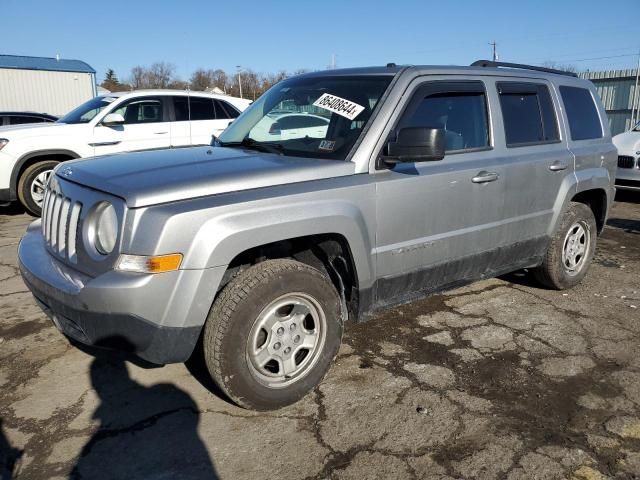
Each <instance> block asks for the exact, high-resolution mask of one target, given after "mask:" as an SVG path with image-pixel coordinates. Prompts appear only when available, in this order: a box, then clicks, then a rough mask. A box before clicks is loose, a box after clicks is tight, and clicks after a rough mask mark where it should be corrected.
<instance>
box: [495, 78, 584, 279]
mask: <svg viewBox="0 0 640 480" xmlns="http://www.w3.org/2000/svg"><path fill="white" fill-rule="evenodd" d="M491 92H492V94H493V95H494V96H496V97H497V98H496V100H497V101H496V103H497V104H498V105H499V107H500V108H497V109H496V114H497V117H498V118H497V120H498V121H499V124H500V128H499V129H498V130H497V132H496V140H497V141H500V142H501V143H502V144H503V145H504V148H503V149H501V151H500V152H499V155H498V156H499V158H500V160H501V162H502V164H503V167H504V187H505V193H504V195H505V202H504V219H505V222H508V223H509V224H510V228H509V229H508V231H506V235H507V236H506V237H505V241H507V242H509V243H511V244H514V245H518V246H519V248H518V256H519V258H518V259H516V258H514V259H512V260H513V261H516V260H517V261H519V260H522V259H526V258H530V259H532V261H535V260H536V259H537V258H538V257H540V256H541V255H543V253H544V251H545V250H546V246H547V243H548V238H549V234H550V232H549V227H550V225H552V224H553V222H552V220H553V215H554V212H556V211H560V210H561V206H562V205H561V204H560V205H557V203H558V202H560V203H562V202H563V201H564V199H565V198H566V195H567V193H566V191H567V189H569V188H571V186H572V185H573V184H574V183H575V182H574V181H573V175H574V162H573V155H572V154H571V152H570V151H569V149H568V147H567V139H566V138H562V136H561V131H562V129H561V128H560V124H559V122H558V114H557V110H558V109H557V107H556V105H557V97H556V96H555V92H554V91H553V90H552V88H551V86H550V85H549V83H548V82H546V81H544V80H538V79H535V80H534V79H522V80H519V79H513V78H505V79H496V81H495V83H494V85H493V87H492V88H491ZM554 98H555V102H554ZM508 266H509V265H508V264H507V265H505V267H508Z"/></svg>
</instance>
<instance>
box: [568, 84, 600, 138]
mask: <svg viewBox="0 0 640 480" xmlns="http://www.w3.org/2000/svg"><path fill="white" fill-rule="evenodd" d="M560 96H561V97H562V102H563V103H564V109H565V111H566V112H567V118H568V119H569V130H570V131H571V140H588V139H591V138H602V125H601V124H600V117H599V116H598V110H597V108H596V105H595V103H594V101H593V96H592V95H591V92H590V91H589V90H587V89H586V88H578V87H565V86H562V87H560Z"/></svg>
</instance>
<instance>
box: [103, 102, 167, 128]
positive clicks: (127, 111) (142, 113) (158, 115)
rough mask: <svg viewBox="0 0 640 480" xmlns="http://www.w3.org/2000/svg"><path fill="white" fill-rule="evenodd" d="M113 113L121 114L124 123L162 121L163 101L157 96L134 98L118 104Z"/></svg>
mask: <svg viewBox="0 0 640 480" xmlns="http://www.w3.org/2000/svg"><path fill="white" fill-rule="evenodd" d="M113 113H119V114H120V115H122V116H123V117H124V123H125V125H134V124H139V123H158V122H163V121H164V108H163V102H162V98H159V97H143V98H134V99H132V100H129V101H128V102H125V103H124V104H123V105H120V106H118V107H117V108H116V110H114V112H113Z"/></svg>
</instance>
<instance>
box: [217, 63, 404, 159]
mask: <svg viewBox="0 0 640 480" xmlns="http://www.w3.org/2000/svg"><path fill="white" fill-rule="evenodd" d="M392 78H393V75H369V76H355V75H354V76H330V75H327V76H324V75H318V76H316V75H311V76H302V77H294V78H291V79H288V80H285V81H283V82H280V83H278V84H277V85H275V86H274V87H273V88H271V89H270V90H269V91H268V92H267V93H265V94H264V95H262V96H261V97H260V98H259V99H258V100H257V101H256V102H254V103H253V104H252V105H251V106H250V107H249V108H248V109H247V110H245V112H244V113H243V114H242V115H241V116H240V117H238V119H237V120H235V121H234V122H233V123H232V124H231V126H230V127H229V128H227V129H226V130H225V131H224V132H223V133H222V134H221V135H220V137H219V139H218V140H217V143H216V145H220V146H226V147H241V148H254V149H256V150H258V149H259V150H264V151H270V152H273V153H281V154H284V155H291V156H299V157H313V158H327V159H336V160H345V159H346V158H347V157H348V155H349V153H350V152H351V149H352V148H353V146H354V144H355V143H356V141H357V140H358V138H359V137H360V135H361V133H362V132H363V131H364V129H365V127H366V125H367V124H368V122H369V120H370V118H371V114H372V113H373V110H374V109H375V107H376V105H377V104H378V102H379V101H380V98H382V95H383V94H384V92H385V91H386V89H387V87H388V86H389V84H390V83H391V80H392ZM311 116H315V117H319V118H318V119H317V121H315V120H314V121H313V122H312V123H313V124H314V125H315V124H317V126H310V123H309V119H310V118H311ZM280 120H283V121H284V123H285V124H286V127H287V128H285V129H283V128H282V125H281V124H280Z"/></svg>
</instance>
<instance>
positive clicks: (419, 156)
mask: <svg viewBox="0 0 640 480" xmlns="http://www.w3.org/2000/svg"><path fill="white" fill-rule="evenodd" d="M444 151H445V136H444V129H442V128H426V127H408V128H402V129H400V131H399V132H398V134H397V137H396V141H395V142H393V141H392V142H389V143H388V144H387V154H386V155H385V156H383V158H382V160H383V161H384V162H385V163H387V164H390V165H395V164H396V163H401V162H429V161H434V160H442V159H443V158H444Z"/></svg>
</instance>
